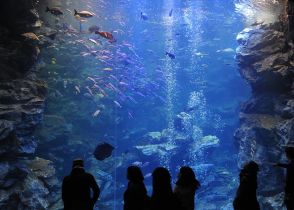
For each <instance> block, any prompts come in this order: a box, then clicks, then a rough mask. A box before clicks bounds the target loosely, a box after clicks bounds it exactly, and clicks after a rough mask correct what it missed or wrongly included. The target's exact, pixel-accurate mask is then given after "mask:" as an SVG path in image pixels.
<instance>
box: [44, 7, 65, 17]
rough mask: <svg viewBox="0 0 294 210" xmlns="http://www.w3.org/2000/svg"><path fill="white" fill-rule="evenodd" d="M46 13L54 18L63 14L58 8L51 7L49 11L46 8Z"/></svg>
mask: <svg viewBox="0 0 294 210" xmlns="http://www.w3.org/2000/svg"><path fill="white" fill-rule="evenodd" d="M46 12H50V13H51V14H52V15H55V16H58V15H63V12H62V11H61V10H60V9H59V8H58V7H52V8H51V9H50V8H49V7H46Z"/></svg>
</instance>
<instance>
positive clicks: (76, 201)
mask: <svg viewBox="0 0 294 210" xmlns="http://www.w3.org/2000/svg"><path fill="white" fill-rule="evenodd" d="M91 194H92V195H93V196H91ZM99 194H100V189H99V187H98V185H97V183H96V181H95V179H94V177H93V176H92V175H91V174H89V173H86V172H85V169H84V162H83V160H81V159H76V160H74V161H73V166H72V171H71V174H70V175H69V176H66V177H65V178H64V179H63V183H62V200H63V203H64V210H93V207H94V204H95V202H96V201H97V200H98V197H99Z"/></svg>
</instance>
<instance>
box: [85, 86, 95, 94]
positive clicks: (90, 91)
mask: <svg viewBox="0 0 294 210" xmlns="http://www.w3.org/2000/svg"><path fill="white" fill-rule="evenodd" d="M86 89H87V90H88V93H89V94H90V95H91V96H94V94H93V92H92V90H91V89H90V88H89V87H88V86H87V87H86Z"/></svg>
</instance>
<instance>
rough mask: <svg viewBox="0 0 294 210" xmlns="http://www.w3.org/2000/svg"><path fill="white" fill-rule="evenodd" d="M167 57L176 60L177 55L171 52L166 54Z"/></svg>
mask: <svg viewBox="0 0 294 210" xmlns="http://www.w3.org/2000/svg"><path fill="white" fill-rule="evenodd" d="M165 55H167V56H168V57H170V59H175V58H176V56H175V54H173V53H170V52H165Z"/></svg>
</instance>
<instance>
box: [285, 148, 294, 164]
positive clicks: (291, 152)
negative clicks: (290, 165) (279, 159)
mask: <svg viewBox="0 0 294 210" xmlns="http://www.w3.org/2000/svg"><path fill="white" fill-rule="evenodd" d="M285 152H286V156H287V158H288V159H289V160H291V161H293V160H294V147H293V146H292V147H286V148H285Z"/></svg>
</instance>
